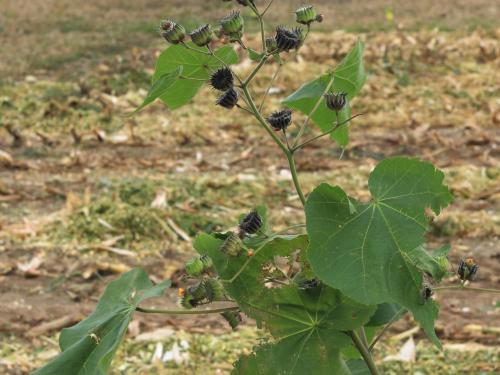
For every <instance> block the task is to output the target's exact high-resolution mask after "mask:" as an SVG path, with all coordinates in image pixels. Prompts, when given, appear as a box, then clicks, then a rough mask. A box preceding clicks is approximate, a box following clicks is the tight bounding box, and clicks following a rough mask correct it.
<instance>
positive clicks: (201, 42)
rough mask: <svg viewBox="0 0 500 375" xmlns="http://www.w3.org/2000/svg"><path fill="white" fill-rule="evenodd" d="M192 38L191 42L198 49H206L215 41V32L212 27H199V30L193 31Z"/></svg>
mask: <svg viewBox="0 0 500 375" xmlns="http://www.w3.org/2000/svg"><path fill="white" fill-rule="evenodd" d="M189 35H190V36H191V40H192V41H193V43H194V44H196V45H197V46H198V47H204V46H206V45H208V43H210V42H211V41H212V39H213V32H212V28H211V27H210V25H208V24H207V25H203V26H200V27H198V28H197V29H195V30H193V31H191V33H190V34H189Z"/></svg>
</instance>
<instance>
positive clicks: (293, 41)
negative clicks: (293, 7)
mask: <svg viewBox="0 0 500 375" xmlns="http://www.w3.org/2000/svg"><path fill="white" fill-rule="evenodd" d="M275 38H276V44H277V45H278V49H279V50H280V51H286V52H288V51H290V50H291V49H298V48H299V47H300V46H301V45H302V41H303V39H304V34H303V32H302V29H301V28H299V27H297V28H295V29H293V30H290V29H287V28H286V27H284V26H278V27H277V28H276V37H275Z"/></svg>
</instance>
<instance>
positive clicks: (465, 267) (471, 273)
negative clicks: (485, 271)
mask: <svg viewBox="0 0 500 375" xmlns="http://www.w3.org/2000/svg"><path fill="white" fill-rule="evenodd" d="M478 270H479V266H478V265H477V264H476V262H475V260H474V258H466V259H461V260H460V263H459V265H458V270H457V273H458V276H459V277H460V280H462V281H473V280H474V279H475V278H476V274H477V271H478Z"/></svg>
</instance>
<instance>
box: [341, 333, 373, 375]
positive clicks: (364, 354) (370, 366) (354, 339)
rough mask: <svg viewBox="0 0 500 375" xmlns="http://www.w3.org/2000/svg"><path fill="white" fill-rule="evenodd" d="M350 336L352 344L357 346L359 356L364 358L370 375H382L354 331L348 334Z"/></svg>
mask: <svg viewBox="0 0 500 375" xmlns="http://www.w3.org/2000/svg"><path fill="white" fill-rule="evenodd" d="M348 334H349V336H351V339H352V342H353V343H354V345H355V346H356V348H357V349H358V351H359V354H361V356H362V357H363V359H364V361H365V363H366V365H367V366H368V369H369V370H370V373H371V374H372V375H380V374H379V372H378V370H377V366H376V365H375V362H374V361H373V358H372V355H371V354H370V352H369V350H368V348H367V347H366V346H365V345H364V344H363V341H362V340H361V339H360V338H359V336H358V334H357V333H356V332H354V331H349V332H348Z"/></svg>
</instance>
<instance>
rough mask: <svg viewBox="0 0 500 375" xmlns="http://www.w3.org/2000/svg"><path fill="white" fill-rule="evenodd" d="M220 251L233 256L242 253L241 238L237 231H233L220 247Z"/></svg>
mask: <svg viewBox="0 0 500 375" xmlns="http://www.w3.org/2000/svg"><path fill="white" fill-rule="evenodd" d="M220 251H222V252H223V253H224V254H226V255H229V256H232V257H236V256H238V255H240V254H241V251H242V245H241V240H240V238H239V237H238V236H237V235H236V234H235V233H233V232H231V233H230V234H229V236H228V237H227V238H226V240H225V241H224V243H223V244H222V246H221V247H220Z"/></svg>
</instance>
